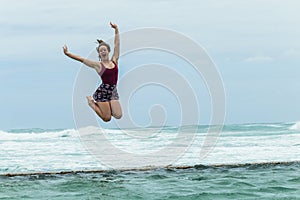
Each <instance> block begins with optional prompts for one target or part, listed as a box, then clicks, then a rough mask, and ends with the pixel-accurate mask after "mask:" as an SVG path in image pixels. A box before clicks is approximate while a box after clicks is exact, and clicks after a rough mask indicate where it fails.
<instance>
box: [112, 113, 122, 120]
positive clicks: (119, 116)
mask: <svg viewBox="0 0 300 200" xmlns="http://www.w3.org/2000/svg"><path fill="white" fill-rule="evenodd" d="M113 116H114V118H116V119H121V117H122V113H120V114H114V115H113Z"/></svg>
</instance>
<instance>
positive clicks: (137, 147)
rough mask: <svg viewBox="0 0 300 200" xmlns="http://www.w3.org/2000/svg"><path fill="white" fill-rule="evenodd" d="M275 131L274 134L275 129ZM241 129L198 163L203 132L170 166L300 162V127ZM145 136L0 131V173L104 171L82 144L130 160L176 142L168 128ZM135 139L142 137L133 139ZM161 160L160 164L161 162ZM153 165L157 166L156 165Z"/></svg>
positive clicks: (110, 132)
mask: <svg viewBox="0 0 300 200" xmlns="http://www.w3.org/2000/svg"><path fill="white" fill-rule="evenodd" d="M277 126H278V128H276V127H277ZM245 127H247V128H243V125H241V126H239V129H237V131H235V132H232V131H231V130H232V129H236V126H232V127H228V131H224V132H223V133H221V134H220V136H219V138H218V142H217V144H216V146H214V147H213V148H212V149H211V152H210V154H208V156H207V157H205V158H204V159H202V160H200V159H199V157H200V152H201V148H202V145H203V142H204V141H205V139H207V134H205V133H204V132H203V131H204V130H206V129H204V128H202V129H201V130H199V132H198V133H197V134H196V137H195V139H194V140H193V143H192V144H190V146H187V149H186V152H184V155H182V156H181V157H178V160H177V161H176V162H175V163H172V164H174V165H195V164H230V163H249V162H265V161H293V160H300V133H298V132H295V131H294V130H300V122H297V123H295V124H294V125H293V126H291V125H288V124H286V125H282V124H270V125H267V126H265V125H257V126H253V128H251V129H250V130H249V126H248V125H246V126H245ZM266 127H269V128H266ZM285 127H286V128H285ZM185 131H187V130H185ZM249 131H250V132H251V134H250V133H249ZM79 132H80V133H79ZM145 132H147V129H144V130H132V129H129V130H116V129H113V130H111V129H101V128H99V127H86V128H83V129H80V130H75V129H68V130H59V131H57V130H56V131H50V130H48V131H44V132H34V131H33V132H32V131H30V130H29V131H28V132H27V133H26V132H22V131H15V132H6V131H0V158H1V163H0V173H17V172H32V171H67V170H93V169H97V170H98V169H106V167H105V165H103V163H101V161H99V159H96V157H95V156H94V155H93V154H92V153H90V152H89V151H88V150H87V149H86V144H85V143H84V141H83V140H84V139H88V140H91V141H94V142H95V143H96V144H99V145H102V144H105V142H111V144H113V145H114V146H115V147H116V148H119V149H120V150H122V151H126V152H129V153H131V154H137V153H138V154H147V153H152V152H153V151H155V150H159V149H161V148H164V147H165V146H166V145H167V144H169V143H170V142H172V140H173V139H174V137H176V130H175V131H174V129H167V128H166V129H165V130H162V131H161V132H160V134H154V135H151V134H152V133H154V132H155V130H154V129H149V133H150V134H148V133H147V134H145ZM184 133H185V132H184ZM82 134H86V135H82ZM100 134H102V136H104V137H101V138H102V140H104V139H105V141H101V140H100V141H98V139H97V138H99V135H100ZM139 134H141V136H142V137H136V136H139ZM145 135H149V136H150V137H149V138H147V137H144V136H145ZM82 136H84V138H82ZM184 136H186V135H184ZM184 139H186V138H184V137H183V139H182V142H183V143H180V144H178V145H184V142H185V141H184ZM208 139H209V137H208ZM180 141H181V140H180ZM87 144H88V143H87ZM102 153H106V154H109V153H111V154H112V155H111V157H112V158H114V159H118V156H119V155H113V153H112V152H110V151H106V152H100V155H102ZM157 156H159V155H157ZM160 156H161V155H160ZM162 159H164V158H163V157H162ZM104 164H105V163H104ZM153 165H154V166H155V165H156V163H153ZM132 167H135V166H132Z"/></svg>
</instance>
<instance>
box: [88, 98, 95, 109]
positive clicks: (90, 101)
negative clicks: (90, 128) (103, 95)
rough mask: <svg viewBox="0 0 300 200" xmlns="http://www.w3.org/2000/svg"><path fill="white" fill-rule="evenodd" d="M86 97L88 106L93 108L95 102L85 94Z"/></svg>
mask: <svg viewBox="0 0 300 200" xmlns="http://www.w3.org/2000/svg"><path fill="white" fill-rule="evenodd" d="M86 99H87V100H88V104H89V106H90V107H91V108H93V109H95V106H96V104H95V101H94V99H93V98H92V97H91V96H86Z"/></svg>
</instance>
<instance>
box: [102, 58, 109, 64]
mask: <svg viewBox="0 0 300 200" xmlns="http://www.w3.org/2000/svg"><path fill="white" fill-rule="evenodd" d="M101 61H102V62H104V63H107V62H109V59H108V58H103V59H101Z"/></svg>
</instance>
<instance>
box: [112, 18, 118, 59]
mask: <svg viewBox="0 0 300 200" xmlns="http://www.w3.org/2000/svg"><path fill="white" fill-rule="evenodd" d="M110 25H111V27H112V28H113V29H115V41H114V53H113V56H112V60H113V61H115V62H116V63H117V62H118V59H119V56H120V35H119V29H118V26H117V25H116V24H113V23H112V22H110Z"/></svg>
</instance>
